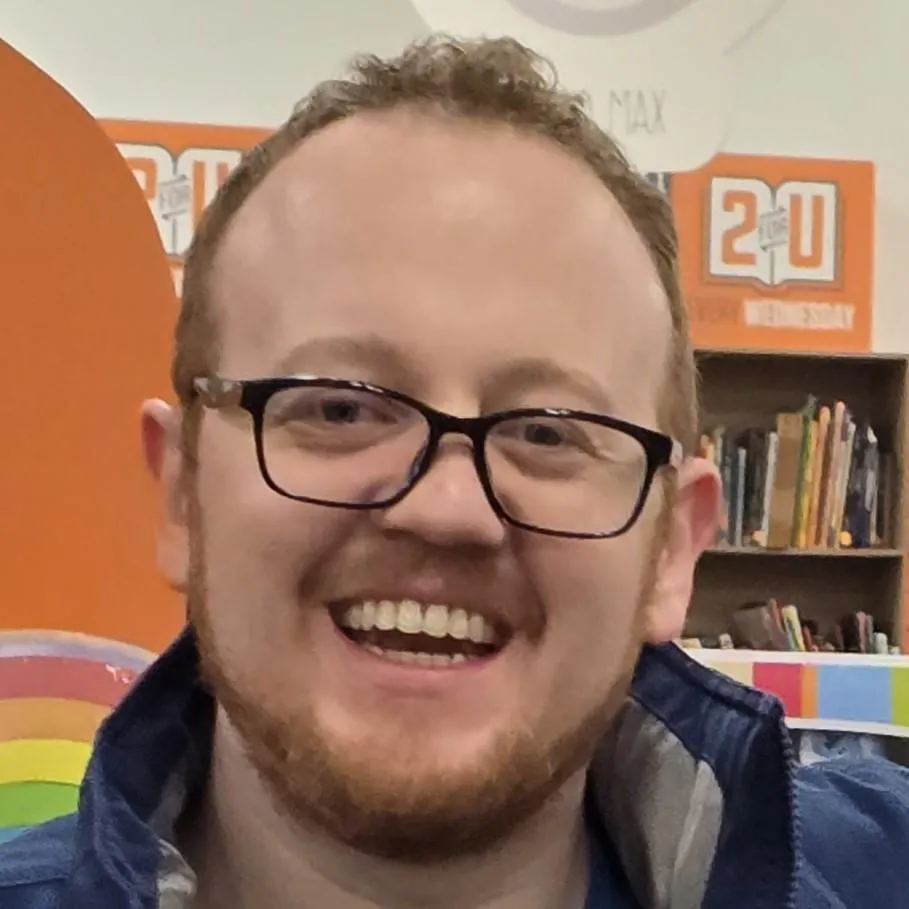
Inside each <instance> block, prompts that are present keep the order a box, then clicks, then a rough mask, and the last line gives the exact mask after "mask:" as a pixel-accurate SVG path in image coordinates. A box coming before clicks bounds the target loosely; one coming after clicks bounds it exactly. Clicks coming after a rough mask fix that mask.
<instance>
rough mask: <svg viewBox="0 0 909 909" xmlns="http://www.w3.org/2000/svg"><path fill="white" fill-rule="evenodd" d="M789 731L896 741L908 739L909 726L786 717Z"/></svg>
mask: <svg viewBox="0 0 909 909" xmlns="http://www.w3.org/2000/svg"><path fill="white" fill-rule="evenodd" d="M786 725H787V726H788V727H789V728H790V729H798V730H804V731H808V730H810V731H814V732H849V733H853V734H855V735H884V736H889V737H890V738H896V739H909V726H893V725H891V724H889V723H867V722H858V721H856V720H816V719H810V720H806V719H802V718H801V717H786Z"/></svg>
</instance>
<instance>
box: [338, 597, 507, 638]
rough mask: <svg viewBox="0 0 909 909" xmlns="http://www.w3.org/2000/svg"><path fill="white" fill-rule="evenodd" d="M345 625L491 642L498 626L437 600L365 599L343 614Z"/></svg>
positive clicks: (342, 620) (355, 627)
mask: <svg viewBox="0 0 909 909" xmlns="http://www.w3.org/2000/svg"><path fill="white" fill-rule="evenodd" d="M341 624H342V625H343V626H344V627H345V628H351V629H354V630H355V631H369V630H370V629H372V628H377V629H379V631H402V632H404V634H428V635H429V636H430V637H433V638H444V637H452V638H456V639H457V640H459V641H468V640H469V641H473V642H474V643H475V644H492V643H493V641H495V637H496V633H495V628H494V627H493V626H492V625H491V624H490V623H489V622H488V621H486V619H485V618H483V616H481V615H480V614H479V613H476V612H467V611H466V610H464V609H449V607H448V606H443V605H440V604H438V603H432V604H430V605H425V606H424V605H423V604H421V603H417V602H416V601H415V600H400V601H398V602H395V601H392V600H378V601H375V600H366V601H365V602H363V603H358V604H356V605H355V606H351V607H350V608H349V609H348V610H347V611H346V612H345V613H344V615H343V616H342V617H341Z"/></svg>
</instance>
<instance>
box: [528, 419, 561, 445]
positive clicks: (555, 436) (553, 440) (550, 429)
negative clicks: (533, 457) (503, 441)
mask: <svg viewBox="0 0 909 909" xmlns="http://www.w3.org/2000/svg"><path fill="white" fill-rule="evenodd" d="M522 430H523V431H522V432H521V435H522V436H523V439H524V441H525V442H529V443H530V444H531V445H539V446H542V447H545V448H556V447H558V446H559V445H561V444H563V443H564V442H566V441H567V440H566V438H565V427H563V426H559V425H558V424H554V423H530V422H528V423H525V424H524V425H523V427H522Z"/></svg>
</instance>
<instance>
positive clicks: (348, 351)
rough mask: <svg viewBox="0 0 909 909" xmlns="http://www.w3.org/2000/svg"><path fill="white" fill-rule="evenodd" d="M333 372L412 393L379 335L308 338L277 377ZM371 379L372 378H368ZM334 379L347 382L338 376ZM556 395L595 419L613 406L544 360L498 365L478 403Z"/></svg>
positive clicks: (398, 355)
mask: <svg viewBox="0 0 909 909" xmlns="http://www.w3.org/2000/svg"><path fill="white" fill-rule="evenodd" d="M338 367H346V368H355V369H363V370H366V371H367V372H368V373H370V378H371V379H372V380H373V381H376V382H378V383H379V384H383V385H389V386H391V387H394V388H399V389H400V390H402V391H411V392H415V391H416V389H417V386H418V385H419V381H418V376H417V375H416V374H415V372H414V370H413V369H412V368H411V367H409V366H408V365H407V363H406V358H405V357H404V355H403V354H402V352H401V350H400V348H399V347H397V346H396V345H395V344H393V343H391V342H390V341H387V340H385V339H384V338H381V337H379V336H378V335H373V334H364V335H354V336H351V335H338V336H329V337H323V338H313V339H311V340H309V341H305V342H303V343H302V344H298V345H296V346H295V347H293V348H292V349H291V350H289V351H288V352H287V353H286V354H285V355H284V356H282V357H281V358H280V360H279V361H278V363H277V373H276V375H281V376H294V375H312V374H315V375H323V374H325V371H326V370H329V372H331V371H332V370H334V369H337V368H338ZM373 376H376V377H377V378H372V377H373ZM333 378H348V377H347V376H344V375H342V374H337V375H334V376H333ZM553 390H559V391H564V392H568V393H570V394H573V395H575V396H577V397H579V398H581V399H582V400H583V401H584V402H585V406H588V407H590V408H591V409H592V410H594V411H596V412H598V413H612V412H613V409H612V408H613V404H614V402H613V401H612V399H611V398H610V396H609V395H608V394H607V393H606V392H605V390H604V389H603V388H602V387H601V386H600V385H599V384H598V383H597V382H596V381H594V379H593V378H592V377H591V376H589V375H587V374H586V373H584V372H582V371H580V370H575V369H567V368H565V367H563V366H560V365H559V364H558V363H556V362H555V361H554V360H551V359H549V358H547V357H522V358H519V359H514V360H509V361H508V362H506V363H503V364H501V365H500V366H499V367H497V368H496V369H495V370H493V372H492V373H491V374H490V375H488V376H487V377H485V378H484V380H483V383H482V392H483V397H484V398H487V399H496V400H502V399H507V398H515V397H517V396H518V395H520V394H526V393H527V392H529V391H553Z"/></svg>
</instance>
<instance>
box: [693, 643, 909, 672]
mask: <svg viewBox="0 0 909 909" xmlns="http://www.w3.org/2000/svg"><path fill="white" fill-rule="evenodd" d="M682 649H683V650H684V651H685V653H687V654H688V655H689V656H690V657H691V658H692V659H694V660H697V661H698V662H699V663H704V664H707V665H713V664H720V663H796V664H799V665H805V666H868V667H869V668H870V667H878V668H880V667H881V666H886V667H897V668H903V669H909V656H906V655H904V654H889V653H888V654H883V653H881V654H876V653H807V652H804V651H792V650H719V649H715V650H714V649H711V648H708V647H702V648H697V647H691V648H687V647H686V648H682Z"/></svg>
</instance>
